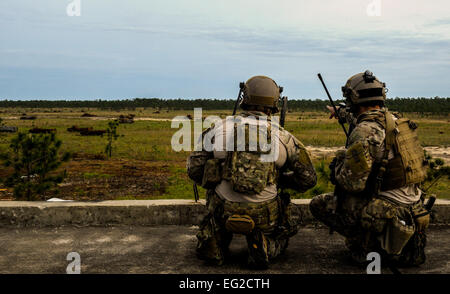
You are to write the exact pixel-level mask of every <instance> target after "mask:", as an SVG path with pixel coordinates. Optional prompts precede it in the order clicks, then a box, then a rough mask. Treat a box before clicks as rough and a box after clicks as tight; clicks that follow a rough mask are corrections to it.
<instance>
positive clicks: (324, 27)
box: [0, 0, 450, 99]
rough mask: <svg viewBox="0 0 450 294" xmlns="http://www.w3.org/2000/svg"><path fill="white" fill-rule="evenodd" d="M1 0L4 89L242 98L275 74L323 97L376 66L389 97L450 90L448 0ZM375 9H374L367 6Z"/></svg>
mask: <svg viewBox="0 0 450 294" xmlns="http://www.w3.org/2000/svg"><path fill="white" fill-rule="evenodd" d="M373 1H374V0H321V1H317V0H310V1H301V0H278V1H268V0H240V1H238V0H126V1H123V0H122V1H119V0H81V1H80V2H81V16H72V17H70V16H68V15H67V12H66V8H67V5H68V4H69V3H71V2H72V0H1V2H0V99H6V98H7V99H99V98H101V99H117V98H134V97H160V98H233V99H234V98H235V96H236V95H237V91H238V84H239V82H240V81H245V80H247V79H248V78H249V77H251V76H253V75H267V76H270V77H272V78H274V79H275V80H276V81H277V83H278V84H280V85H282V86H284V88H285V94H286V95H288V96H289V98H291V99H297V98H312V99H315V98H320V99H324V98H326V97H325V95H324V92H323V89H322V87H321V85H320V82H319V81H318V79H317V73H318V72H321V73H322V75H323V77H324V79H325V81H326V82H327V84H328V86H329V88H330V92H331V93H332V95H333V96H334V97H335V98H339V97H341V92H340V87H341V86H342V85H343V84H344V83H345V81H346V80H347V78H348V77H350V76H351V75H353V74H355V73H358V72H361V71H364V70H366V69H370V70H372V71H373V72H374V73H375V75H376V76H377V77H378V78H379V79H380V80H382V81H384V82H386V84H387V86H388V88H389V93H388V96H389V97H396V96H399V97H408V96H410V97H417V96H425V97H434V96H443V97H448V96H450V1H448V0H432V1H423V0H407V1H406V0H381V16H368V14H367V6H368V5H369V4H370V3H372V2H373ZM371 11H372V12H376V10H371Z"/></svg>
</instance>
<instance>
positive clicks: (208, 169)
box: [202, 159, 222, 189]
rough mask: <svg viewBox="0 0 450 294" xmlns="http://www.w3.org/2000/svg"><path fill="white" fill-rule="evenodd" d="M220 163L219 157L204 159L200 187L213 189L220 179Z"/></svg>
mask: <svg viewBox="0 0 450 294" xmlns="http://www.w3.org/2000/svg"><path fill="white" fill-rule="evenodd" d="M221 170H222V165H221V161H220V160H219V159H209V160H208V161H206V164H205V168H204V172H203V179H202V187H203V188H205V189H213V188H215V187H216V185H218V184H219V183H220V181H221V180H222V176H221Z"/></svg>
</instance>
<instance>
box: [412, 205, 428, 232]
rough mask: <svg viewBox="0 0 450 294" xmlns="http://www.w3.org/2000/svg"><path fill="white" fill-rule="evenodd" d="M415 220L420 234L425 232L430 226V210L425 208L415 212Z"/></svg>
mask: <svg viewBox="0 0 450 294" xmlns="http://www.w3.org/2000/svg"><path fill="white" fill-rule="evenodd" d="M413 218H414V222H415V223H416V228H417V231H418V232H423V231H425V229H426V228H428V225H429V224H430V212H429V211H428V210H426V209H425V208H423V207H421V208H420V209H417V210H414V211H413Z"/></svg>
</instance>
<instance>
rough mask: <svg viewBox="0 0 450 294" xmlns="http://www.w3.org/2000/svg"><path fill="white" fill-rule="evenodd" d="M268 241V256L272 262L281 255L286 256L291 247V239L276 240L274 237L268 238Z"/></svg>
mask: <svg viewBox="0 0 450 294" xmlns="http://www.w3.org/2000/svg"><path fill="white" fill-rule="evenodd" d="M266 239H267V243H268V245H267V254H268V255H269V260H272V259H274V258H276V257H278V256H279V255H282V254H284V252H285V251H286V249H287V247H288V245H289V238H284V239H274V238H272V237H268V236H266Z"/></svg>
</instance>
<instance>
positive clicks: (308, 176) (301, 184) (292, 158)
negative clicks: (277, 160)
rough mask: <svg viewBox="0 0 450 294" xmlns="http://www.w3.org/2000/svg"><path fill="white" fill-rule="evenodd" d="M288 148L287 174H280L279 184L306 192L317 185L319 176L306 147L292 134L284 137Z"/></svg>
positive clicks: (284, 142) (283, 141)
mask: <svg viewBox="0 0 450 294" xmlns="http://www.w3.org/2000/svg"><path fill="white" fill-rule="evenodd" d="M282 143H283V144H284V146H285V147H286V151H287V159H286V163H285V167H286V172H284V173H281V174H280V178H279V184H280V186H282V187H285V188H291V189H294V190H297V191H299V192H304V191H306V190H308V189H310V188H312V187H314V186H315V185H316V183H317V175H316V171H315V169H314V166H313V164H312V162H311V158H310V157H309V154H308V151H307V150H306V148H305V146H303V144H302V143H301V142H300V141H299V140H297V139H296V138H295V137H294V136H292V135H291V134H286V135H285V136H282Z"/></svg>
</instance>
